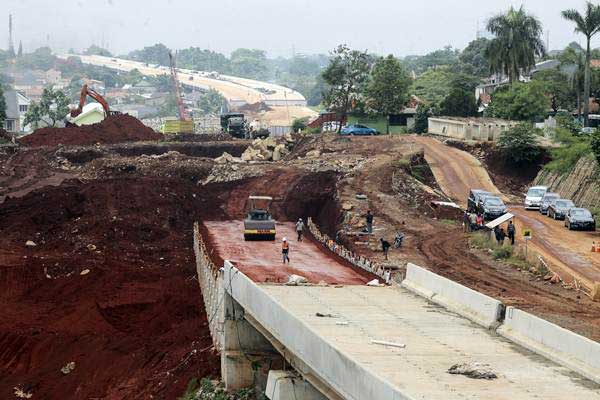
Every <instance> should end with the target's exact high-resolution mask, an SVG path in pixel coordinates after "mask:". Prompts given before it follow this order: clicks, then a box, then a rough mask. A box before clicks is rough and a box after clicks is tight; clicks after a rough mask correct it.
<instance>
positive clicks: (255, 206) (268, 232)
mask: <svg viewBox="0 0 600 400" xmlns="http://www.w3.org/2000/svg"><path fill="white" fill-rule="evenodd" d="M272 202H273V198H272V197H269V196H250V197H248V202H247V207H246V208H247V210H248V215H247V217H246V219H245V220H244V240H275V234H276V232H275V220H274V219H273V217H272V216H271V213H270V211H269V207H270V206H271V203H272Z"/></svg>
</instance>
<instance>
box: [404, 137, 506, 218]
mask: <svg viewBox="0 0 600 400" xmlns="http://www.w3.org/2000/svg"><path fill="white" fill-rule="evenodd" d="M411 139H412V140H414V142H415V143H416V144H417V145H420V146H423V148H424V149H425V159H426V160H427V163H428V164H429V166H430V167H431V170H432V172H433V174H434V176H435V179H436V180H437V182H438V184H439V186H440V187H441V188H442V190H443V191H444V193H446V194H447V195H448V196H449V197H450V198H452V199H453V200H454V201H455V202H456V203H458V204H460V206H461V207H466V206H467V196H468V195H469V190H470V189H475V188H477V189H483V190H487V191H489V192H492V193H500V190H498V188H497V187H496V185H494V183H493V182H492V180H491V178H490V176H489V175H488V173H487V171H486V170H485V168H484V167H483V166H482V165H481V162H479V160H477V159H476V158H475V157H473V156H472V155H471V154H469V153H467V152H465V151H462V150H459V149H456V148H454V147H449V146H445V145H444V144H442V143H440V142H439V141H438V140H436V139H433V138H430V137H423V136H414V137H412V138H411Z"/></svg>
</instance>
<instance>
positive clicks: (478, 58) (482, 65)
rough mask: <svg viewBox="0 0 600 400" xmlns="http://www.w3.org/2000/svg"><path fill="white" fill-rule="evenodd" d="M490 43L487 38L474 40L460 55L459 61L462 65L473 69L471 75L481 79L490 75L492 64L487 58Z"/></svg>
mask: <svg viewBox="0 0 600 400" xmlns="http://www.w3.org/2000/svg"><path fill="white" fill-rule="evenodd" d="M489 43H490V41H489V40H488V39H486V38H479V39H477V40H473V41H472V42H471V43H469V45H468V46H467V47H466V48H465V49H464V50H463V51H462V52H461V53H460V56H459V60H460V62H461V63H463V64H466V65H469V66H470V67H471V73H472V74H473V75H476V76H479V77H487V76H489V74H490V63H489V61H488V59H487V58H486V57H485V51H486V49H487V47H488V45H489Z"/></svg>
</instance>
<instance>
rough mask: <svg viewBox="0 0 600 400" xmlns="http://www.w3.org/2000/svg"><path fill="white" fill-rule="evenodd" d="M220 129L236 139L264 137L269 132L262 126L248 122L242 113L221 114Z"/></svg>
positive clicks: (267, 135)
mask: <svg viewBox="0 0 600 400" xmlns="http://www.w3.org/2000/svg"><path fill="white" fill-rule="evenodd" d="M221 131H222V132H223V133H228V134H230V135H231V136H233V137H236V138H238V139H256V138H262V139H264V138H266V137H269V135H270V134H271V133H270V132H269V130H268V129H265V128H262V127H260V126H258V125H257V124H255V123H254V122H252V123H248V120H246V117H245V115H244V114H242V113H226V114H221Z"/></svg>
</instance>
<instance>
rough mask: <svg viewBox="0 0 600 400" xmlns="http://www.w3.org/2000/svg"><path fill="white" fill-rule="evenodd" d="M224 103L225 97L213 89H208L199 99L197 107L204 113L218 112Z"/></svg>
mask: <svg viewBox="0 0 600 400" xmlns="http://www.w3.org/2000/svg"><path fill="white" fill-rule="evenodd" d="M224 104H225V98H224V97H223V96H222V95H221V93H219V92H217V91H216V90H214V89H209V90H208V92H206V93H205V94H204V95H203V96H202V97H201V98H200V99H199V100H198V108H200V109H201V110H202V112H203V113H204V114H219V113H220V112H221V108H222V107H223V105H224Z"/></svg>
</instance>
